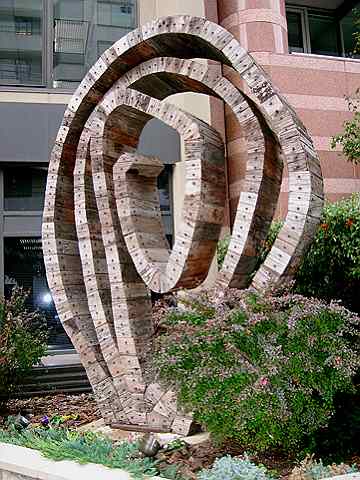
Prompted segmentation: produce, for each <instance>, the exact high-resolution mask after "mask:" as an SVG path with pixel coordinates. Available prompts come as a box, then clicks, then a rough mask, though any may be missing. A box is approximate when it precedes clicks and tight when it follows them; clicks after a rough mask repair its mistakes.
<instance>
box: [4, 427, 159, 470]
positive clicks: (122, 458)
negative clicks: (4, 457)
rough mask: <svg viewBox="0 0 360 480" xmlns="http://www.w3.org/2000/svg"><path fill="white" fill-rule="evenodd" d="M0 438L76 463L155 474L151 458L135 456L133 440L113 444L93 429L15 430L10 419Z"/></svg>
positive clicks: (48, 455)
mask: <svg viewBox="0 0 360 480" xmlns="http://www.w3.org/2000/svg"><path fill="white" fill-rule="evenodd" d="M0 442H4V443H11V444H13V445H18V446H21V447H27V448H32V449H34V450H38V451H39V452H41V453H42V454H43V455H44V456H45V457H47V458H49V459H52V460H57V461H59V460H73V461H76V462H78V463H82V464H85V463H96V464H100V465H104V466H106V467H110V468H121V469H123V470H126V471H127V472H129V473H131V474H132V475H133V478H134V479H142V478H143V477H144V475H150V476H151V475H152V476H154V475H158V470H157V469H156V468H155V465H154V461H153V460H151V459H149V458H147V457H140V456H139V449H138V445H137V443H135V442H125V441H124V442H120V443H118V444H116V445H115V444H114V443H113V442H112V441H111V440H109V439H108V438H106V437H103V436H101V435H98V434H96V433H93V432H79V431H77V430H70V429H66V428H30V429H21V430H18V428H17V427H16V425H15V424H13V423H12V422H11V421H10V422H9V424H8V427H7V428H6V429H2V430H0Z"/></svg>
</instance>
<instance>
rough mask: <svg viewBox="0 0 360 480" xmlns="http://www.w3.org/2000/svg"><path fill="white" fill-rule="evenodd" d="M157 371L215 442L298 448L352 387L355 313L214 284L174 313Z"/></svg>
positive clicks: (359, 362)
mask: <svg viewBox="0 0 360 480" xmlns="http://www.w3.org/2000/svg"><path fill="white" fill-rule="evenodd" d="M169 321H170V325H169V326H168V329H167V330H166V321H165V333H164V334H163V335H160V336H159V337H158V339H157V355H156V357H155V358H156V360H155V361H156V364H157V367H158V371H159V375H160V378H161V379H162V380H163V381H164V382H166V383H167V384H168V385H172V386H173V388H175V389H176V390H177V392H178V396H179V401H180V404H181V405H182V406H183V407H184V408H186V409H188V410H190V411H193V412H194V415H195V419H196V420H197V421H198V422H200V423H201V424H202V425H204V426H205V428H206V429H207V430H208V431H210V432H211V433H212V435H213V436H214V438H215V439H217V440H218V441H221V442H224V441H231V442H234V443H238V444H240V445H242V446H243V447H244V448H246V449H249V450H251V451H254V450H255V451H258V452H261V451H270V450H272V449H279V450H283V451H297V452H300V451H301V449H302V448H304V446H305V444H306V440H307V439H308V438H309V437H310V436H312V435H314V434H315V433H316V432H317V431H318V430H319V429H321V428H324V427H326V426H327V425H328V423H329V420H330V419H331V417H332V415H333V414H334V412H335V399H336V396H337V395H338V394H340V393H346V392H349V393H354V392H355V390H356V387H355V385H354V382H353V380H354V377H355V375H356V373H357V372H358V371H359V367H360V355H359V354H360V342H359V339H360V332H359V324H360V319H359V317H358V316H357V315H355V314H353V313H351V312H350V311H348V310H346V309H345V308H343V307H341V306H340V305H339V304H337V303H333V304H330V305H328V304H326V303H325V302H323V301H320V300H316V299H309V298H305V297H303V296H300V295H297V294H283V295H280V296H272V295H267V296H260V295H258V294H255V293H254V292H251V291H236V290H229V291H227V292H225V293H224V292H211V293H208V294H207V295H203V296H202V297H199V296H197V297H196V299H195V302H193V303H191V299H190V300H188V301H187V306H186V308H185V309H183V310H181V309H178V310H177V311H174V312H172V314H171V316H170V319H169Z"/></svg>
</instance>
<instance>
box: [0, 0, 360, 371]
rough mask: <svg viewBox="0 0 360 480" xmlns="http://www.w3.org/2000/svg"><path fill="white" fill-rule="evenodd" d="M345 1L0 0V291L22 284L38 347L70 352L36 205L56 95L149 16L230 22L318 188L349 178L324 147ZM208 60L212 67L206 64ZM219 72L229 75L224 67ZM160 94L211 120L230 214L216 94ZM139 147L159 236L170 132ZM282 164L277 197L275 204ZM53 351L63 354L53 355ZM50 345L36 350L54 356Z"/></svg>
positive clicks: (345, 114)
mask: <svg viewBox="0 0 360 480" xmlns="http://www.w3.org/2000/svg"><path fill="white" fill-rule="evenodd" d="M358 3H359V4H360V2H356V1H349V0H292V1H289V2H285V1H284V0H196V1H194V0H181V1H180V0H0V293H1V294H5V295H8V294H9V292H10V291H11V289H12V288H13V287H14V285H21V286H24V287H25V288H26V289H28V290H30V292H31V294H30V300H29V302H30V306H31V307H33V308H38V309H41V310H42V311H44V312H45V314H46V316H47V318H48V322H49V326H51V335H50V340H49V351H50V352H51V353H57V354H58V356H57V357H56V358H57V360H56V362H57V363H59V362H60V363H61V362H65V360H64V359H65V357H66V362H67V363H71V362H75V363H76V361H77V357H76V354H75V353H74V352H73V350H72V346H71V343H70V341H69V340H68V338H67V336H66V334H65V332H64V331H63V329H62V327H61V325H60V322H59V319H58V316H57V313H56V310H55V308H54V306H53V303H52V298H51V295H50V292H49V290H48V288H47V283H46V277H45V270H44V264H43V259H42V249H41V238H40V236H41V217H42V208H43V201H44V192H45V184H46V174H47V164H48V158H49V155H50V151H51V148H52V145H53V142H54V138H55V136H56V133H57V130H58V128H59V125H60V122H61V119H62V115H63V113H64V110H65V107H66V105H67V103H68V101H69V99H70V98H71V95H72V93H73V92H74V90H75V89H76V86H77V85H78V84H79V82H80V81H81V79H82V77H83V76H84V75H85V73H86V72H87V70H88V69H89V68H90V67H91V65H92V64H93V63H94V62H95V61H96V59H97V58H98V56H99V55H101V54H102V52H103V51H104V50H106V49H107V48H108V47H109V46H110V45H111V44H112V43H113V42H114V41H116V40H117V39H119V38H120V37H121V36H123V35H125V34H126V33H127V32H129V31H130V30H132V29H133V28H135V27H136V26H138V25H142V24H144V23H146V22H147V21H150V20H151V19H153V18H156V17H161V16H166V15H176V14H189V15H194V16H201V17H206V18H208V19H209V20H212V21H215V22H217V23H219V24H221V25H222V26H223V27H225V28H227V29H228V30H229V31H231V32H232V33H233V34H234V35H235V37H236V38H237V39H238V40H239V41H240V42H241V44H242V45H243V46H244V47H245V48H247V49H248V50H249V51H250V52H251V53H252V54H253V55H254V57H255V58H256V60H257V61H258V62H259V63H260V64H261V65H262V66H263V68H264V69H265V70H266V71H267V72H268V73H269V74H270V76H271V78H272V81H273V84H274V85H275V86H276V87H277V88H278V89H279V90H280V91H281V93H282V94H284V95H285V96H286V98H287V99H288V101H289V102H290V104H291V105H292V106H293V107H294V108H295V109H296V111H297V112H298V114H299V116H300V118H301V119H302V120H303V121H304V123H305V125H306V126H307V128H308V129H309V131H310V133H311V134H312V136H313V138H314V142H315V145H316V148H317V150H318V152H319V156H320V159H321V165H322V169H323V174H324V177H325V191H326V197H327V199H328V200H330V201H333V200H337V199H339V198H341V197H343V196H347V195H349V194H351V193H352V192H353V191H359V190H360V188H359V187H360V166H357V167H355V166H353V165H351V164H349V163H347V162H346V161H345V160H344V158H343V157H342V156H341V154H340V152H338V151H333V150H331V148H330V139H331V137H332V136H333V135H335V134H336V133H338V132H340V131H341V129H342V124H343V122H344V120H346V119H348V118H351V113H350V112H349V111H348V107H347V101H346V98H345V96H353V95H354V94H355V91H356V90H357V88H358V87H359V86H360V60H359V59H357V58H354V57H356V55H354V53H353V52H354V36H353V33H354V31H355V28H356V27H355V21H356V17H355V14H354V8H356V7H357V6H358ZM214 68H217V67H216V66H214ZM224 74H225V75H227V76H231V75H232V72H231V71H230V70H225V71H224ZM171 101H172V102H174V103H176V104H177V105H178V106H180V107H182V108H184V109H186V110H187V111H189V112H191V113H193V114H195V115H197V116H198V117H200V118H202V119H203V120H205V121H207V122H209V123H211V124H212V125H213V126H215V128H217V129H218V130H219V131H220V133H221V134H222V136H223V139H224V142H225V143H226V146H227V152H228V156H229V158H230V159H231V160H232V161H231V162H230V164H231V165H232V166H233V167H232V168H231V169H229V171H228V175H229V176H231V177H232V178H235V179H236V180H237V181H236V183H235V187H234V188H233V190H232V191H230V192H229V217H228V218H227V219H225V220H224V225H225V226H226V225H229V223H231V218H232V214H233V212H234V211H235V209H236V202H237V198H238V197H239V192H240V191H241V188H242V181H243V176H244V165H245V160H246V158H245V155H246V153H245V151H244V142H243V138H242V132H241V130H240V128H239V126H238V123H237V121H236V119H235V117H234V116H233V114H232V113H231V112H230V110H228V109H227V108H224V106H223V104H222V103H221V102H220V101H219V100H216V99H212V98H208V97H205V96H203V95H196V94H190V93H189V94H180V95H176V96H173V97H172V98H171ZM139 150H140V151H141V152H142V153H144V154H150V155H156V156H158V157H159V158H160V159H161V160H163V162H164V164H165V169H164V172H163V174H162V176H161V178H160V179H159V190H160V198H161V206H162V211H163V219H164V223H165V226H166V232H167V234H168V237H169V240H170V242H171V241H172V238H173V237H174V235H175V234H176V228H177V225H178V223H179V215H180V212H181V204H182V198H183V184H184V181H183V164H182V163H181V143H180V140H179V137H178V135H177V134H176V133H175V131H173V130H172V129H170V128H169V127H166V126H165V125H164V124H162V123H161V122H158V121H155V120H153V121H151V122H149V124H148V125H147V126H146V128H145V129H144V132H143V134H142V137H141V140H140V145H139ZM287 188H288V186H287V180H286V173H285V175H284V179H283V185H282V193H281V198H280V202H279V207H278V213H279V215H281V216H284V215H285V214H286V209H287V204H286V197H287ZM65 352H67V354H66V355H65V356H64V354H65ZM54 358H55V357H54V356H51V357H49V358H47V359H46V360H44V362H45V363H46V362H47V363H48V364H52V362H54Z"/></svg>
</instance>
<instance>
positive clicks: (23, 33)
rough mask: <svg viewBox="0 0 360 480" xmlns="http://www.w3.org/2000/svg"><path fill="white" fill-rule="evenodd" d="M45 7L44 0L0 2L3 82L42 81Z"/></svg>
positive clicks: (1, 70)
mask: <svg viewBox="0 0 360 480" xmlns="http://www.w3.org/2000/svg"><path fill="white" fill-rule="evenodd" d="M42 10H43V9H42V0H27V1H24V0H2V1H1V2H0V83H2V84H11V85H23V84H37V85H41V84H42V82H43V78H42Z"/></svg>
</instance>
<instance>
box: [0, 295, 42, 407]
mask: <svg viewBox="0 0 360 480" xmlns="http://www.w3.org/2000/svg"><path fill="white" fill-rule="evenodd" d="M27 298H28V294H27V293H26V292H24V290H22V289H19V288H15V289H14V290H13V292H12V294H11V297H10V298H9V299H3V300H2V301H1V302H0V406H2V407H3V406H4V403H5V402H6V400H7V399H8V398H9V396H10V394H11V393H13V392H14V391H15V390H16V388H17V386H18V385H19V384H20V383H21V381H22V380H23V379H24V378H25V377H26V376H27V375H28V374H29V372H30V371H31V369H32V367H33V365H35V364H37V363H38V362H39V360H40V359H41V357H42V356H43V355H44V354H45V352H46V349H47V329H46V323H45V319H44V318H43V317H42V315H41V314H40V313H38V312H30V311H29V310H28V309H27V307H26V301H27Z"/></svg>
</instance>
